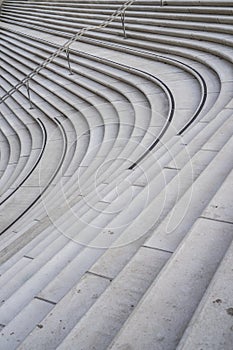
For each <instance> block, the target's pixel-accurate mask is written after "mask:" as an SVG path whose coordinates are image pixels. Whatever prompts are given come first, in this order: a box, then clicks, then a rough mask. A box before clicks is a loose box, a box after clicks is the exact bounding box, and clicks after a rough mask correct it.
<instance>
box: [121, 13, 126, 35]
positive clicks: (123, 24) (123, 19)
mask: <svg viewBox="0 0 233 350" xmlns="http://www.w3.org/2000/svg"><path fill="white" fill-rule="evenodd" d="M125 10H126V9H124V10H123V11H122V12H121V23H122V29H123V33H124V38H125V39H127V34H126V29H125Z"/></svg>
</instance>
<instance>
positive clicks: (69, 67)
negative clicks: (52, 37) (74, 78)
mask: <svg viewBox="0 0 233 350" xmlns="http://www.w3.org/2000/svg"><path fill="white" fill-rule="evenodd" d="M66 57H67V62H68V69H69V72H70V73H69V74H70V75H73V74H74V73H73V71H72V68H71V64H70V48H69V47H67V49H66Z"/></svg>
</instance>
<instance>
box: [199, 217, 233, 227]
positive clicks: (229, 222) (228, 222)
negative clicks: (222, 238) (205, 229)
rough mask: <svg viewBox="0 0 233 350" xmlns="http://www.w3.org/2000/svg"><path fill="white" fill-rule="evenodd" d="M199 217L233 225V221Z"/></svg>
mask: <svg viewBox="0 0 233 350" xmlns="http://www.w3.org/2000/svg"><path fill="white" fill-rule="evenodd" d="M200 219H205V220H210V221H217V222H223V223H224V224H230V225H233V221H227V220H221V219H213V218H208V217H207V216H200Z"/></svg>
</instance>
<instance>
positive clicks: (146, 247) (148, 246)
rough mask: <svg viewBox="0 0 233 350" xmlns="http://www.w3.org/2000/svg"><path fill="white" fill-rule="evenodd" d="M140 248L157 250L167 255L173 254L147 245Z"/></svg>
mask: <svg viewBox="0 0 233 350" xmlns="http://www.w3.org/2000/svg"><path fill="white" fill-rule="evenodd" d="M142 247H143V248H148V249H153V250H158V251H159V252H163V253H168V254H173V253H174V252H172V251H170V250H166V249H161V248H156V247H150V246H149V245H143V246H142Z"/></svg>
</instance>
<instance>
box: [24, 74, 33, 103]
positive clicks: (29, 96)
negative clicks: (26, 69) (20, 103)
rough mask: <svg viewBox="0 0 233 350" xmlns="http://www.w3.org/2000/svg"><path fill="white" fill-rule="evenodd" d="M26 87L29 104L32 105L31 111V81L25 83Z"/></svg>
mask: <svg viewBox="0 0 233 350" xmlns="http://www.w3.org/2000/svg"><path fill="white" fill-rule="evenodd" d="M25 86H26V89H27V94H28V100H29V104H30V108H29V109H33V105H32V101H31V94H30V86H29V80H27V81H26V82H25Z"/></svg>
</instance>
